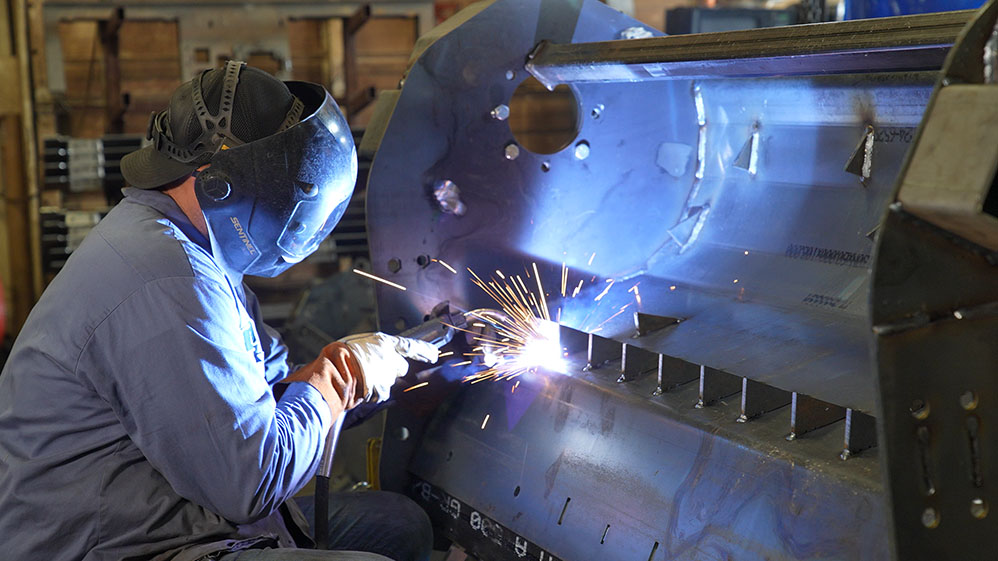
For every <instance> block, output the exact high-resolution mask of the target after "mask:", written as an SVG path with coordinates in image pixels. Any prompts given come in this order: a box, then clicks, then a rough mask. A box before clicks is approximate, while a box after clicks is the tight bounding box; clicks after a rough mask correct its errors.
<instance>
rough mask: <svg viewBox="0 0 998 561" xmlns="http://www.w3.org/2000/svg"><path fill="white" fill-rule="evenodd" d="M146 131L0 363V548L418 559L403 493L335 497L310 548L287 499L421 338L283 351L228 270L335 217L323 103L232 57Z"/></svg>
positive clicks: (272, 252) (414, 512)
mask: <svg viewBox="0 0 998 561" xmlns="http://www.w3.org/2000/svg"><path fill="white" fill-rule="evenodd" d="M148 138H149V139H150V140H151V141H152V143H151V145H150V146H147V147H144V148H142V149H140V150H138V151H136V152H133V153H132V154H130V155H128V156H126V157H125V158H124V160H123V161H122V173H123V175H124V176H125V179H126V180H127V182H128V184H129V185H130V186H131V187H129V188H127V189H125V191H124V194H125V198H124V200H123V201H122V202H121V203H119V204H118V205H117V206H116V207H115V208H114V209H112V210H111V211H110V213H108V215H107V216H106V217H105V218H104V219H103V220H102V221H101V222H100V224H99V225H98V226H97V227H96V228H95V229H94V230H93V231H92V232H91V233H90V234H89V236H88V237H87V238H86V240H85V241H84V242H83V243H82V245H81V246H80V247H79V248H78V249H77V250H76V251H74V252H73V254H72V256H71V257H70V258H69V260H68V261H67V263H66V265H65V267H64V268H63V270H62V271H61V272H60V273H59V274H58V275H57V276H56V277H55V279H54V280H53V281H52V283H51V285H50V286H49V287H48V289H47V290H46V291H45V293H44V294H43V295H42V297H41V299H40V300H39V302H38V303H37V305H36V306H35V308H34V309H33V310H32V312H31V315H30V317H29V318H28V320H27V323H26V324H25V326H24V328H23V330H22V331H21V333H20V335H19V337H18V338H17V341H16V342H15V345H14V347H13V350H12V352H11V354H10V358H9V360H8V362H7V364H6V366H5V368H4V371H3V374H2V375H0V536H3V539H2V540H0V543H2V548H3V551H2V553H0V557H3V558H5V559H53V560H59V559H73V560H76V559H87V560H90V559H94V560H97V559H116V560H117V559H153V560H173V561H194V560H200V559H221V560H226V561H232V560H235V559H239V560H243V561H251V560H261V561H263V560H280V559H298V560H302V559H316V560H319V559H384V558H385V557H388V558H391V559H396V560H400V561H408V560H421V559H425V558H427V557H428V555H429V553H430V544H431V531H430V526H429V521H428V519H427V517H426V515H425V513H424V512H423V511H422V510H420V509H419V507H417V506H416V505H415V504H414V503H412V502H411V501H409V500H408V499H406V498H404V497H402V496H400V495H393V494H390V493H379V492H361V493H345V494H336V495H334V496H333V497H332V498H331V505H332V508H331V514H330V516H329V529H328V534H329V547H330V549H333V550H337V551H318V550H309V549H305V548H309V547H311V546H312V545H313V544H312V541H311V539H310V537H309V536H310V528H309V525H308V523H307V521H306V518H305V516H304V514H303V512H302V509H300V508H298V505H297V504H296V502H295V500H291V499H292V497H293V496H294V495H295V494H296V493H298V491H300V490H301V489H302V487H304V486H305V485H306V483H307V482H308V481H309V480H310V479H311V477H312V476H313V474H314V473H315V471H316V466H317V464H318V463H319V459H320V454H321V452H322V448H323V442H324V439H325V437H326V435H327V433H328V432H329V430H330V427H331V426H332V425H333V424H334V422H335V420H336V419H337V418H339V417H340V415H341V414H343V413H344V412H345V411H347V410H349V409H351V408H353V407H355V406H356V405H357V404H359V403H361V402H363V401H368V402H370V401H378V400H384V399H385V398H387V396H388V393H389V390H390V388H391V385H392V383H393V382H394V380H395V378H396V377H397V376H400V375H402V374H404V373H405V371H406V368H407V363H406V361H405V359H404V358H403V356H402V355H406V356H407V357H409V358H415V359H419V360H424V361H430V362H432V361H434V360H435V359H436V356H437V352H436V348H435V347H433V346H432V345H429V344H426V343H423V342H421V341H415V340H408V339H400V338H396V337H391V336H387V335H383V334H367V335H359V336H354V337H351V338H349V340H347V341H345V342H331V343H330V344H329V345H328V346H326V347H325V348H324V349H323V350H322V352H321V354H320V356H318V357H317V358H316V359H315V360H314V361H313V362H311V363H309V364H306V365H302V366H298V367H295V366H293V365H289V364H288V355H287V349H286V347H285V346H284V345H283V343H282V342H281V340H280V337H279V336H278V334H277V333H276V332H275V331H274V330H273V329H271V328H270V327H268V326H267V325H265V324H264V323H263V321H262V320H261V314H260V308H259V305H258V302H257V299H256V297H255V296H254V295H253V293H252V292H251V291H250V290H249V288H247V287H246V285H245V284H244V283H243V276H244V275H259V276H264V277H273V276H276V275H278V274H280V273H281V272H283V271H285V270H286V269H288V268H289V267H291V266H292V265H293V264H295V263H298V262H300V261H301V260H302V259H304V258H305V257H307V256H308V255H309V254H311V253H312V252H314V251H315V249H316V248H317V247H318V245H319V243H320V242H321V241H322V240H323V239H324V238H325V237H326V236H327V235H328V234H329V232H330V231H331V230H332V228H333V226H334V225H335V224H336V223H337V221H338V220H339V219H340V217H342V215H343V213H344V211H345V209H346V206H347V204H348V202H349V200H350V196H351V194H352V192H353V187H354V182H355V180H356V173H357V160H356V150H355V148H354V144H353V139H352V136H351V132H350V130H349V128H348V126H347V123H346V121H345V120H344V118H343V115H342V114H341V113H340V111H339V108H338V107H337V106H336V103H335V102H334V101H333V99H332V97H331V96H330V95H329V93H328V92H326V90H325V89H324V88H322V87H321V86H318V85H315V84H309V83H304V82H282V81H280V80H278V79H276V78H273V77H271V76H270V75H269V74H267V73H265V72H263V71H261V70H258V69H255V68H252V67H248V66H246V65H245V64H243V63H239V62H229V63H228V64H227V65H226V66H225V68H224V69H214V70H208V71H204V72H202V73H200V74H199V75H198V76H197V77H195V78H194V79H193V80H191V81H190V82H187V83H185V84H183V85H182V86H180V87H179V88H178V89H177V90H176V92H174V94H173V96H172V98H171V100H170V104H169V106H168V107H167V108H166V109H165V110H163V111H160V112H158V113H154V114H153V116H152V118H151V120H150V123H149V129H148ZM308 504H309V503H308V502H307V501H306V502H305V503H304V505H305V506H307V505H308ZM299 548H300V549H299Z"/></svg>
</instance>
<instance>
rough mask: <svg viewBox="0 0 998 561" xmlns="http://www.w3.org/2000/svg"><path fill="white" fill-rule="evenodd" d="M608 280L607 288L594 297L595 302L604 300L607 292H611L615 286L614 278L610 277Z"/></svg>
mask: <svg viewBox="0 0 998 561" xmlns="http://www.w3.org/2000/svg"><path fill="white" fill-rule="evenodd" d="M606 282H607V285H606V288H604V289H603V292H600V293H599V295H598V296H596V298H594V299H593V302H599V301H600V300H602V299H603V297H604V296H606V293H607V292H610V289H611V288H613V283H614V280H613V279H610V280H608V281H606Z"/></svg>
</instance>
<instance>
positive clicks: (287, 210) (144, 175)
mask: <svg viewBox="0 0 998 561" xmlns="http://www.w3.org/2000/svg"><path fill="white" fill-rule="evenodd" d="M275 131H276V132H275ZM148 137H149V139H150V140H152V145H151V146H147V147H145V148H143V149H141V150H138V151H136V152H133V153H132V154H129V155H128V156H126V157H125V158H124V159H123V161H122V172H123V174H124V175H125V179H126V180H127V181H128V182H129V184H131V185H132V186H135V187H138V188H142V189H154V188H158V187H160V186H163V185H168V184H170V183H171V182H175V181H179V180H182V179H183V178H185V177H188V176H190V175H191V174H192V173H193V174H195V175H196V176H197V179H196V181H195V188H194V190H195V193H196V194H197V198H198V202H199V203H200V205H201V210H202V212H203V213H204V216H205V219H206V221H207V223H208V230H209V237H210V238H211V244H212V251H213V253H214V255H215V257H216V259H220V260H221V261H223V262H224V264H225V265H226V268H228V269H229V270H231V271H234V272H237V273H240V274H248V275H258V276H265V277H273V276H276V275H278V274H280V273H282V272H284V271H285V270H287V269H288V268H289V267H291V265H293V264H295V263H298V262H299V261H301V260H302V259H304V258H305V257H308V256H309V255H310V254H311V253H312V252H314V251H315V250H316V248H318V247H319V244H320V243H321V242H322V240H323V239H325V238H326V236H328V235H329V233H330V231H331V230H332V229H333V226H335V225H336V223H337V222H338V221H339V220H340V218H341V217H342V216H343V213H344V211H345V210H346V207H347V204H348V203H349V201H350V196H351V194H352V193H353V187H354V182H355V181H356V178H357V152H356V149H355V148H354V143H353V135H352V134H351V133H350V129H349V126H348V125H347V123H346V120H345V119H344V118H343V114H342V113H340V110H339V108H338V107H337V105H336V102H335V101H333V98H332V97H331V96H330V95H329V93H328V92H327V91H326V90H325V88H323V87H322V86H319V85H316V84H310V83H307V82H281V81H280V80H277V79H275V78H273V77H272V76H270V75H269V74H266V73H265V72H263V71H261V70H259V69H256V68H252V67H247V66H245V64H244V63H241V62H237V61H230V62H229V63H227V64H226V67H225V69H224V71H223V70H206V71H204V72H202V73H201V74H200V75H199V76H198V77H196V78H194V79H193V80H191V81H190V82H188V83H186V84H184V85H183V86H181V87H180V88H179V89H178V90H177V91H176V92H175V93H174V95H173V98H171V101H170V106H169V107H168V108H167V109H166V110H165V111H162V112H159V113H154V114H153V116H152V118H151V120H150V123H149V132H148ZM204 164H210V166H209V167H208V168H206V169H204V170H203V171H201V172H200V173H199V172H196V171H195V170H196V169H197V168H199V167H201V166H203V165H204Z"/></svg>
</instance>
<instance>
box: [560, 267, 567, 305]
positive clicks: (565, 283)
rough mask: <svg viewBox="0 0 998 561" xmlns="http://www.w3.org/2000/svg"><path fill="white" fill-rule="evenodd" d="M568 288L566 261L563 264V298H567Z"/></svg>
mask: <svg viewBox="0 0 998 561" xmlns="http://www.w3.org/2000/svg"><path fill="white" fill-rule="evenodd" d="M567 286H568V265H566V264H565V262H564V261H562V262H561V297H562V298H564V297H565V291H566V288H567Z"/></svg>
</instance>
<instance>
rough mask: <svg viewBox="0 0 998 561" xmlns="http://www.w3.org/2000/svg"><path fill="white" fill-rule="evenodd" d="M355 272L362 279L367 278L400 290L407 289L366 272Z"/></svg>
mask: <svg viewBox="0 0 998 561" xmlns="http://www.w3.org/2000/svg"><path fill="white" fill-rule="evenodd" d="M353 272H355V273H357V274H358V275H360V276H362V277H367V278H369V279H371V280H376V281H378V282H381V283H384V284H387V285H388V286H391V287H394V288H397V289H399V290H405V287H404V286H402V285H401V284H395V283H394V282H392V281H390V280H385V279H383V278H381V277H378V276H375V275H372V274H371V273H365V272H364V271H361V270H360V269H354V270H353Z"/></svg>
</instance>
